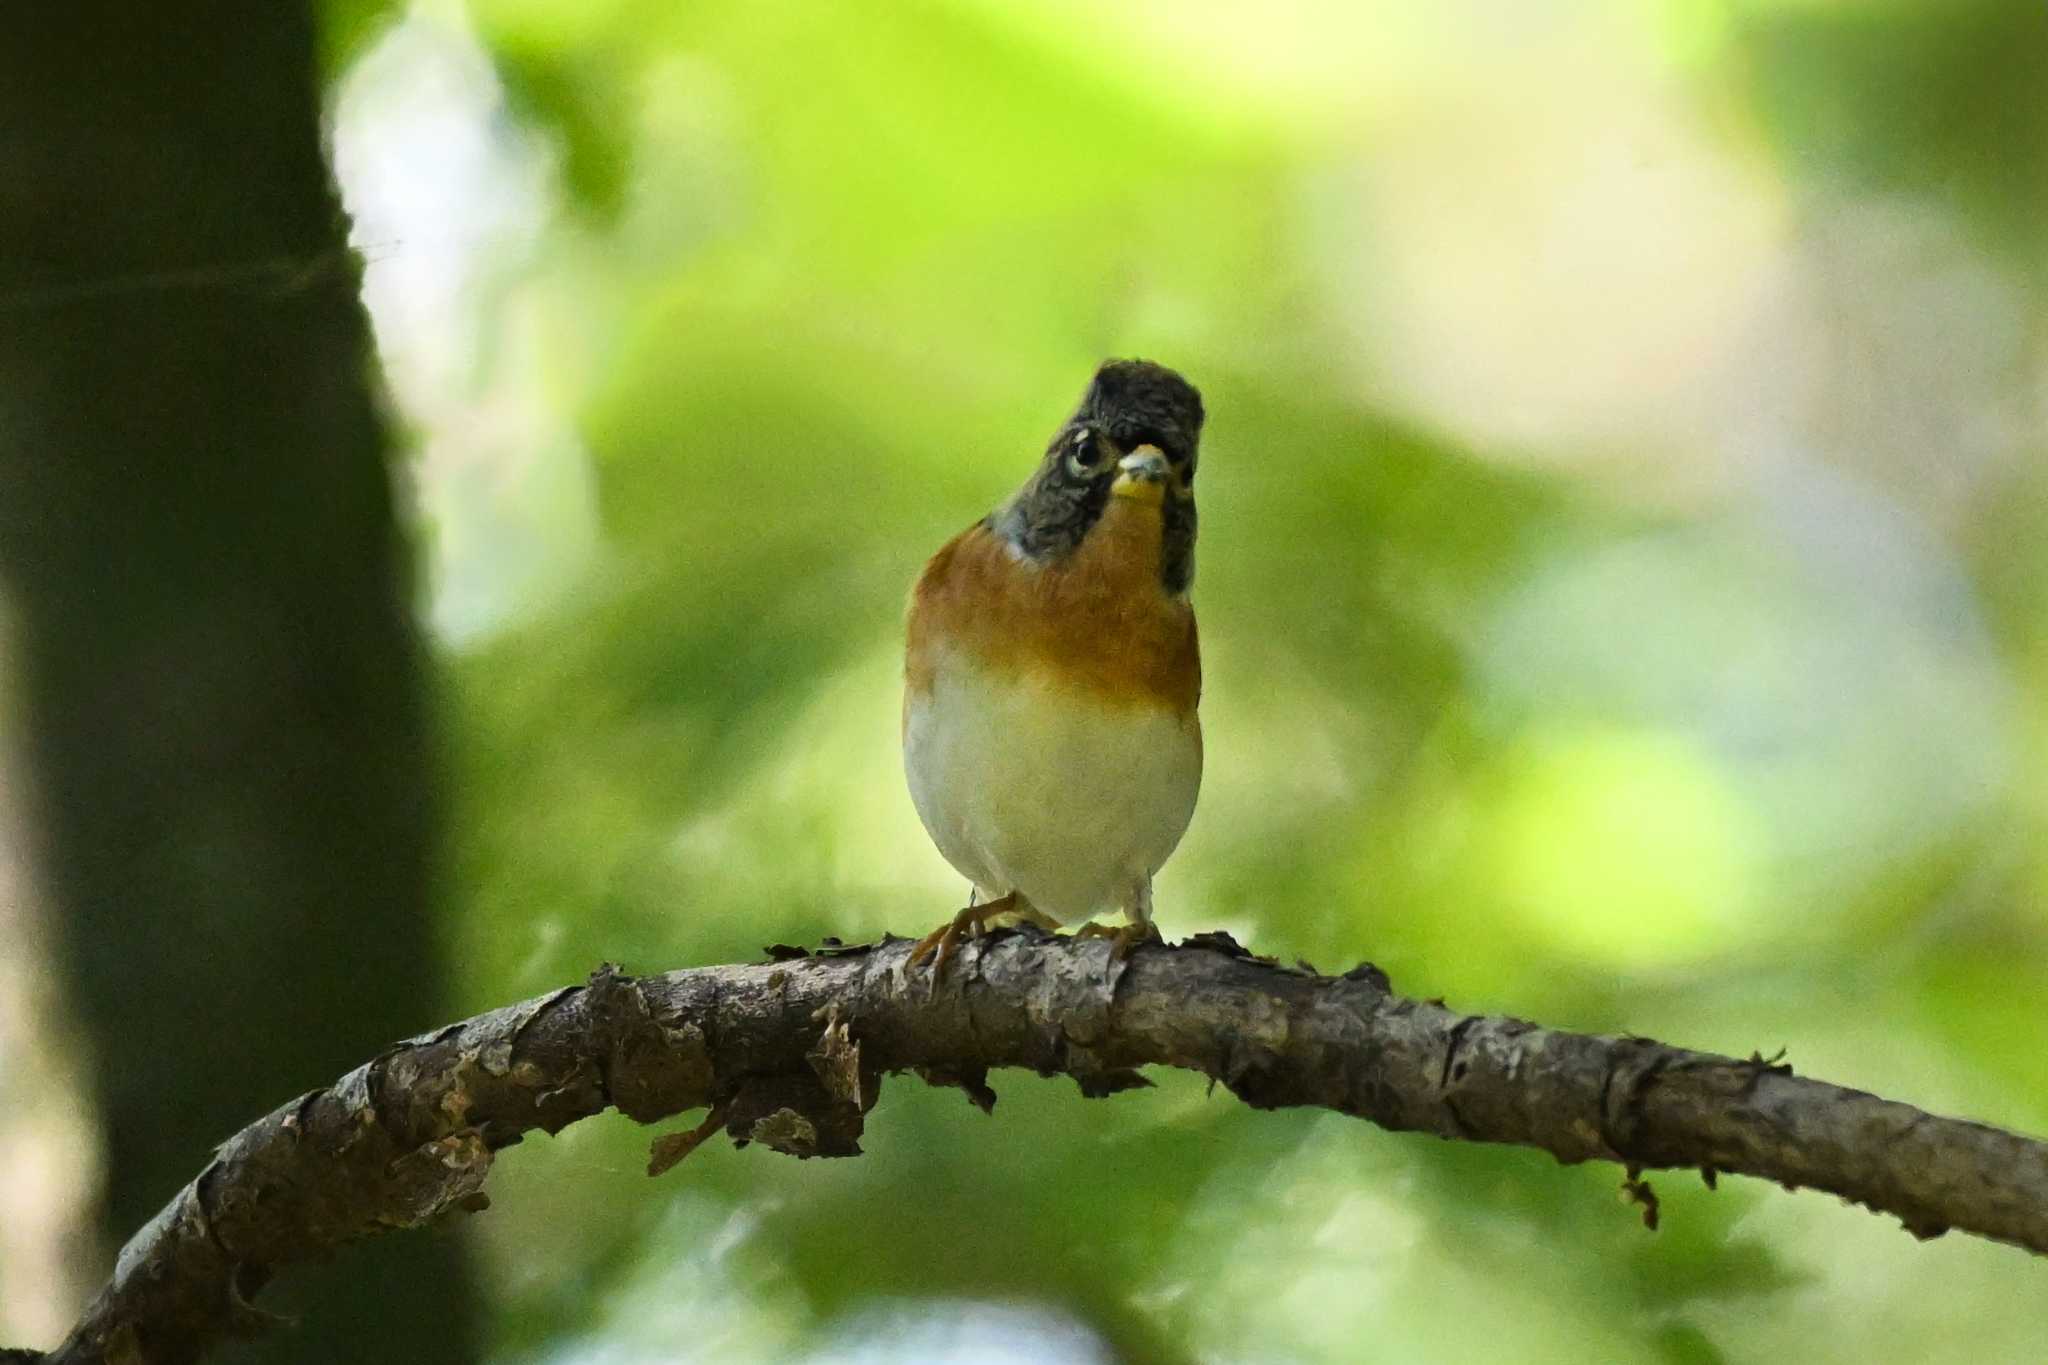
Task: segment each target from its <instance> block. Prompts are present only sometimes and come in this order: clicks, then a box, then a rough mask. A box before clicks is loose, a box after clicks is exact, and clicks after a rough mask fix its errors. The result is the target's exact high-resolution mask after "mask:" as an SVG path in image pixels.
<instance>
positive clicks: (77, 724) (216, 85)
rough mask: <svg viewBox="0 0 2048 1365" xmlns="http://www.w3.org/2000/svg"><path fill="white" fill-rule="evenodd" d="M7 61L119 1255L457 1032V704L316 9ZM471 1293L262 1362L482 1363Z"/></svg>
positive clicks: (37, 777) (213, 21) (0, 147)
mask: <svg viewBox="0 0 2048 1365" xmlns="http://www.w3.org/2000/svg"><path fill="white" fill-rule="evenodd" d="M6 29H7V33H6V36H5V38H4V40H0V574H4V580H0V586H4V589H5V594H4V599H5V603H6V606H7V608H8V614H9V615H11V617H12V631H11V636H12V639H11V645H12V651H13V654H14V660H13V667H14V670H15V673H16V689H17V693H16V694H17V695H18V697H19V698H20V700H21V708H22V709H21V713H20V714H19V715H18V716H17V717H16V723H18V724H19V725H20V726H21V728H22V731H23V735H24V740H23V745H22V748H23V751H24V752H25V753H26V754H27V756H28V760H29V764H30V767H31V772H30V778H31V781H32V783H33V791H34V795H33V798H32V800H33V815H34V821H35V827H36V832H35V839H36V842H35V846H34V851H35V855H36V858H37V862H38V867H37V871H38V874H39V876H40V878H41V880H42V882H43V884H44V886H45V888H46V890H47V893H48V896H49V899H50V901H51V902H52V904H54V905H55V906H56V908H57V913H58V914H59V916H60V919H61V923H60V925H59V929H60V936H61V944H62V952H63V964H64V970H65V972H66V974H67V982H66V986H65V991H66V994H67V996H68V997H69V1000H70V1004H71V1008H72V1012H73V1014H74V1015H75V1017H76V1018H77V1019H79V1020H80V1021H82V1023H83V1026H84V1027H85V1029H86V1031H87V1032H88V1034H89V1042H90V1044H91V1047H92V1050H93V1052H94V1053H95V1055H96V1056H97V1058H98V1061H97V1068H98V1070H97V1073H96V1077H95V1081H96V1086H97V1091H98V1099H99V1103H100V1112H101V1114H102V1116H103V1120H104V1125H105V1134H106V1156H107V1161H106V1170H107V1176H108V1183H107V1189H106V1206H105V1209H104V1217H105V1225H106V1227H107V1228H108V1230H109V1233H110V1240H112V1239H117V1238H120V1237H125V1236H127V1235H128V1234H129V1233H131V1232H133V1231H134V1230H135V1229H136V1228H137V1227H139V1226H140V1225H141V1224H142V1223H143V1221H144V1220H146V1219H147V1218H148V1217H149V1216H150V1214H151V1213H153V1212H154V1211H155V1209H156V1208H157V1207H158V1206H159V1205H161V1204H162V1203H163V1202H164V1201H165V1200H166V1199H167V1198H169V1197H170V1195H171V1194H172V1193H173V1192H174V1191H175V1190H176V1189H177V1188H178V1187H179V1185H180V1184H182V1183H183V1182H184V1181H185V1180H186V1179H188V1178H189V1177H190V1175H191V1173H192V1169H193V1167H194V1164H195V1163H196V1162H201V1161H203V1160H204V1158H205V1156H206V1153H207V1151H208V1148H209V1147H210V1145H211V1144H212V1143H214V1142H217V1141H219V1139H220V1137H221V1135H222V1134H223V1133H227V1132H232V1131H233V1130H234V1129H236V1128H238V1127H239V1126H241V1125H242V1124H243V1123H245V1122H247V1121H248V1120H249V1119H251V1118H253V1117H254V1116H256V1115H257V1114H259V1113H261V1112H263V1111H264V1110H266V1109H268V1108H269V1107H270V1106H272V1105H274V1104H276V1103H277V1102H278V1101H279V1100H281V1099H283V1098H285V1097H288V1096H290V1095H291V1094H293V1093H294V1092H296V1091H303V1090H305V1089H308V1088H310V1087H313V1086H317V1085H320V1084H322V1083H323V1082H325V1081H326V1080H328V1079H329V1078H330V1077H331V1076H332V1075H333V1073H334V1072H335V1071H337V1070H338V1069H343V1068H346V1067H348V1066H350V1065H352V1064H353V1063H354V1062H356V1061H359V1060H361V1058H362V1057H363V1056H364V1055H366V1054H367V1053H371V1052H375V1051H376V1050H377V1048H378V1047H379V1046H380V1045H382V1044H383V1043H385V1042H387V1041H390V1040H392V1039H395V1038H398V1037H400V1036H402V1035H404V1034H406V1033H407V1032H409V1031H411V1030H413V1029H415V1028H417V1027H421V1026H425V1025H428V1024H431V1023H433V1022H435V1021H436V1019H437V1018H438V1017H439V1014H440V1013H441V1009H440V1001H439V996H440V990H441V976H442V972H441V964H440V962H439V959H438V955H437V947H436V943H435V936H434V931H433V925H432V921H431V918H430V914H429V911H430V899H431V895H432V887H431V868H432V856H433V852H434V849H435V844H436V836H437V834H438V830H437V819H438V809H437V801H436V799H435V791H434V776H435V774H434V772H433V767H434V765H433V762H432V752H431V745H430V743H429V728H430V726H429V721H430V716H429V704H428V699H427V695H426V693H425V675H424V669H423V659H422V650H421V645H420V641H419V639H418V637H417V635H416V633H415V626H414V622H413V617H412V613H411V610H410V604H409V600H408V599H409V592H410V588H409V582H408V574H407V572H406V564H405V553H404V544H403V537H402V535H401V533H400V528H399V526H398V523H397V519H396V515H395V511H394V505H393V502H394V500H393V496H392V480H391V474H390V469H389V466H388V464H387V459H386V454H387V444H386V433H385V431H384V429H383V425H382V423H381V421H380V414H379V411H378V406H377V402H376V395H375V390H374V387H373V384H372V382H371V380H370V379H369V377H368V374H369V370H368V367H369V363H370V354H369V338H368V330H367V327H366V322H365V318H364V316H363V313H362V309H361V307H360V304H359V302H358V298H357V291H356V285H357V277H356V266H355V262H354V260H353V258H352V257H351V256H350V255H349V254H348V253H347V251H346V250H345V247H344V233H343V222H342V218H341V213H340V210H339V207H338V203H337V199H336V196H335V193H334V190H333V187H332V184H331V182H330V179H329V175H328V169H327V165H326V161H325V156H324V153H323V149H322V145H321V130H320V118H321V104H320V87H319V80H318V72H317V69H316V58H315V36H316V35H315V25H314V20H313V18H312V15H311V14H310V13H309V10H308V7H307V6H306V5H304V4H301V3H293V0H229V2H227V3H219V4H211V5H205V6H197V5H182V4H175V3H173V4H135V3H132V0H120V2H119V3H110V2H109V0H82V2H74V3H71V4H64V5H57V4H38V5H27V6H21V7H18V8H17V9H16V11H15V12H14V13H13V14H12V15H11V17H10V19H9V21H8V23H7V25H6ZM224 1038H232V1039H235V1040H236V1042H235V1045H234V1049H233V1051H232V1053H224V1052H223V1051H222V1050H221V1047H220V1040H221V1039H224ZM458 1259H459V1258H458V1251H457V1248H456V1246H455V1244H454V1243H452V1242H450V1241H448V1240H446V1239H440V1240H436V1239H430V1238H407V1239H398V1240H397V1241H395V1242H393V1243H391V1244H388V1245H380V1246H377V1247H375V1248H374V1249H370V1250H367V1251H366V1252H364V1253H360V1254H358V1255H356V1256H354V1257H353V1258H351V1259H350V1260H348V1261H347V1262H345V1263H344V1264H343V1265H342V1266H341V1267H339V1268H338V1269H331V1270H328V1271H326V1272H324V1273H321V1274H316V1275H310V1276H307V1277H305V1284H304V1288H305V1290H306V1292H305V1293H304V1294H303V1295H300V1296H294V1295H293V1293H292V1291H291V1287H290V1286H287V1287H286V1289H285V1295H284V1298H285V1299H286V1300H287V1302H286V1303H285V1304H284V1306H286V1307H288V1308H292V1309H295V1310H298V1311H302V1312H303V1313H304V1314H305V1315H306V1322H305V1325H304V1326H303V1327H302V1328H301V1329H300V1330H299V1331H297V1332H288V1333H284V1334H282V1335H279V1336H276V1337H273V1338H272V1339H271V1340H270V1342H269V1343H268V1344H267V1345H265V1346H263V1347H260V1348H254V1347H252V1348H249V1349H248V1350H247V1352H246V1353H244V1354H238V1355H234V1356H232V1357H231V1358H235V1359H245V1360H256V1359H268V1360H278V1361H284V1360H291V1361H296V1362H323V1361H335V1362H341V1361H350V1362H353V1361H359V1360H361V1359H362V1353H363V1351H364V1343H365V1342H366V1341H370V1340H374V1341H376V1342H377V1343H378V1345H377V1347H376V1351H377V1354H378V1356H379V1357H380V1358H381V1359H383V1360H386V1361H392V1360H400V1359H418V1360H422V1361H425V1360H432V1361H434V1362H437V1363H438V1362H457V1363H458V1365H459V1362H461V1361H463V1360H466V1359H469V1358H471V1357H472V1356H473V1355H474V1352H473V1350H472V1349H471V1348H470V1345H469V1341H470V1330H471V1325H470V1320H469V1314H468V1312H467V1308H468V1300H467V1296H466V1293H465V1291H464V1288H463V1282H462V1279H461V1276H460V1273H459V1271H460V1267H459V1265H458ZM294 1297H297V1298H298V1299H299V1301H298V1302H296V1303H293V1302H289V1300H291V1299H292V1298H294ZM365 1323H374V1324H375V1325H374V1327H370V1328H366V1327H365V1325H364V1324H365ZM416 1343H421V1344H418V1345H416Z"/></svg>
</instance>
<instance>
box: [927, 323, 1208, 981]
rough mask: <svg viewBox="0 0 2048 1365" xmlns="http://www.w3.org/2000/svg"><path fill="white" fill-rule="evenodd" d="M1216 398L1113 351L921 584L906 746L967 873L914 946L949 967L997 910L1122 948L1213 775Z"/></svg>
mask: <svg viewBox="0 0 2048 1365" xmlns="http://www.w3.org/2000/svg"><path fill="white" fill-rule="evenodd" d="M1202 416H1203V414H1202V398H1201V395H1200V394H1199V393H1197V392H1196V391H1195V389H1194V387H1193V386H1192V385H1191V384H1189V383H1188V382H1187V381H1186V380H1185V379H1182V378H1181V377H1180V376H1179V375H1178V374H1175V373H1174V372H1173V371H1172V370H1169V369H1166V368H1165V367H1163V366H1160V365H1154V364H1151V363H1149V362H1147V361H1143V360H1112V361H1110V362H1108V363H1106V364H1104V365H1103V366H1102V367H1101V369H1099V370H1098V371H1097V372H1096V374H1095V378H1094V380H1093V382H1091V383H1090V384H1089V386H1088V391H1087V393H1086V394H1085V395H1083V397H1082V399H1081V405H1080V407H1079V408H1077V409H1076V410H1075V412H1074V415H1073V416H1072V417H1070V418H1069V419H1068V420H1067V422H1066V423H1065V424H1064V425H1063V426H1061V427H1060V429H1059V431H1058V432H1057V433H1056V434H1055V435H1054V436H1053V438H1052V443H1051V444H1050V445H1048V446H1047V447H1046V450H1045V458H1044V459H1042V460H1041V461H1040V462H1039V465H1038V468H1037V469H1036V470H1035V471H1034V472H1033V473H1032V475H1031V477H1030V478H1028V479H1027V480H1025V482H1024V486H1023V487H1022V488H1020V489H1019V490H1018V491H1017V493H1016V494H1015V496H1013V497H1012V498H1011V499H1010V500H1009V501H1008V502H1006V503H1004V504H1003V505H1002V506H1001V507H999V508H998V509H996V510H995V511H994V512H991V513H990V514H989V515H987V516H986V517H983V518H982V519H981V520H980V521H978V522H976V523H975V524H974V525H972V526H970V527H968V528H967V529H966V530H965V531H963V532H961V533H960V534H959V535H957V536H955V537H954V538H953V539H952V540H950V541H949V542H947V544H946V545H945V547H944V548H943V549H941V550H940V551H939V552H938V553H937V554H936V555H934V556H932V558H931V561H930V562H929V563H928V564H926V565H925V569H924V573H923V574H922V576H920V577H919V579H918V581H917V586H916V588H915V589H914V590H913V591H912V593H911V600H910V614H909V622H908V630H907V635H908V642H907V645H908V647H907V650H906V661H905V662H906V668H905V686H904V694H903V764H904V769H905V772H906V774H907V775H908V777H909V780H910V795H911V800H912V801H913V802H914V803H915V804H916V806H917V813H918V816H919V817H920V818H921V819H922V820H923V821H924V827H925V829H926V830H927V831H928V832H929V833H930V834H931V837H932V842H933V843H935V844H937V845H938V847H939V852H940V853H941V854H943V855H945V859H946V861H947V862H949V863H951V864H952V865H953V867H954V868H955V869H957V870H958V871H959V873H960V874H961V875H962V876H963V877H966V878H967V880H968V881H969V882H970V883H972V885H973V888H974V896H973V898H972V899H971V900H970V903H969V906H968V908H967V909H965V910H963V911H961V912H960V913H959V914H958V915H957V916H955V917H954V919H953V920H952V922H951V923H949V924H947V925H945V926H943V927H942V928H940V929H937V930H934V931H933V932H932V933H931V934H930V935H928V936H927V937H926V938H925V939H924V940H923V941H922V942H920V943H919V945H918V946H917V949H916V950H915V951H914V952H913V954H912V958H911V961H912V963H913V965H914V964H916V963H918V962H922V961H924V960H925V959H926V958H928V957H931V956H933V955H934V954H936V955H937V960H936V961H935V962H934V964H933V970H934V972H935V973H936V972H940V971H943V970H944V967H945V964H946V961H947V959H948V958H949V957H950V956H951V955H952V953H953V951H954V949H955V947H956V946H957V944H958V942H959V939H960V937H961V935H962V934H964V933H967V932H969V931H970V930H972V929H976V928H980V927H983V926H985V925H986V924H987V923H988V921H990V920H991V919H994V918H996V917H998V916H1008V917H1011V918H1015V919H1021V920H1027V921H1029V922H1031V923H1034V924H1037V925H1038V926H1039V927H1040V928H1043V929H1046V930H1052V929H1055V928H1056V927H1058V926H1059V925H1061V924H1067V923H1073V922H1075V921H1078V920H1086V919H1088V918H1089V917H1090V916H1092V915H1095V914H1096V913H1098V912H1100V911H1103V910H1107V909H1117V910H1121V911H1123V912H1124V914H1125V915H1127V916H1129V920H1130V922H1129V924H1128V925H1126V926H1125V927H1123V928H1120V929H1115V930H1109V929H1104V928H1101V927H1099V926H1097V925H1094V924H1090V925H1089V926H1088V927H1087V928H1085V929H1083V930H1081V931H1080V932H1081V933H1083V934H1084V935H1086V934H1100V935H1105V936H1107V937H1110V938H1112V939H1113V940H1114V942H1113V943H1112V951H1113V952H1114V953H1115V954H1116V955H1117V956H1119V957H1121V956H1123V955H1124V954H1125V953H1127V952H1128V951H1129V949H1130V947H1131V946H1132V944H1134V943H1135V942H1137V941H1138V940H1139V939H1140V938H1145V937H1157V932H1158V931H1157V930H1155V929H1154V928H1153V927H1152V877H1153V874H1154V873H1156V872H1158V871H1159V869H1160V867H1161V865H1163V864H1164V863H1165V862H1166V860H1167V858H1168V856H1169V855H1171V854H1172V852H1173V850H1174V848H1175V846H1176V845H1178V844H1179V843H1180V838H1181V835H1182V834H1183V833H1185V832H1186V830H1187V827H1188V821H1189V819H1190V818H1191V817H1192V816H1193V814H1194V810H1195V795H1196V792H1197V791H1198V790H1199V788H1200V787H1201V782H1202V728H1201V724H1200V722H1199V721H1198V720H1197V718H1196V714H1195V706H1196V702H1197V700H1198V699H1199V697H1200V695H1201V689H1202V667H1201V657H1200V653H1199V650H1198V648H1197V645H1196V639H1195V613H1194V609H1193V607H1191V606H1190V605H1189V604H1188V585H1189V583H1190V582H1191V581H1192V580H1193V578H1194V568H1195V495H1194V482H1195V450H1196V443H1197V442H1198V441H1199V439H1200V437H1201V434H1202Z"/></svg>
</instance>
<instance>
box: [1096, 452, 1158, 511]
mask: <svg viewBox="0 0 2048 1365" xmlns="http://www.w3.org/2000/svg"><path fill="white" fill-rule="evenodd" d="M1172 477H1173V474H1172V471H1171V470H1169V469H1168V468H1167V467H1166V457H1165V456H1164V455H1162V454H1160V453H1159V447H1158V446H1139V447H1138V448H1137V449H1136V450H1134V451H1132V452H1131V453H1130V454H1128V455H1126V456H1124V457H1123V459H1121V460H1119V461H1117V466H1116V482H1114V483H1112V484H1111V485H1110V486H1109V494H1110V496H1111V497H1113V498H1136V499H1137V500H1138V501H1140V502H1150V503H1157V502H1158V501H1159V500H1160V499H1161V498H1164V497H1165V496H1166V485H1167V482H1168V480H1170V479H1171V478H1172Z"/></svg>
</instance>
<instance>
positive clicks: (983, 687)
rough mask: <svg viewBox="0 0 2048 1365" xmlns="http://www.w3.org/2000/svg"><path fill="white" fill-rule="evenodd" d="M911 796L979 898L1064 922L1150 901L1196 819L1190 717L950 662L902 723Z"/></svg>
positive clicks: (1196, 743) (1197, 776) (1198, 755)
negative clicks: (1020, 900) (1017, 901)
mask: <svg viewBox="0 0 2048 1365" xmlns="http://www.w3.org/2000/svg"><path fill="white" fill-rule="evenodd" d="M903 760H904V767H905V769H906V770H907V772H908V774H909V778H910V797H911V800H912V801H913V802H914V803H915V804H916V806H917V813H918V815H919V816H920V817H921V818H922V819H923V821H924V826H925V829H926V830H928V831H929V832H930V833H931V836H932V841H933V842H934V843H936V844H937V845H938V846H939V852H940V853H942V854H944V855H945V857H946V861H947V862H949V863H951V864H952V865H953V866H954V867H955V868H956V869H958V871H959V872H960V874H961V875H962V876H964V877H966V878H967V879H968V880H969V881H971V882H973V883H974V885H975V886H976V887H977V888H979V889H980V891H981V892H982V894H983V896H984V897H995V896H1002V895H1006V894H1008V893H1009V892H1011V891H1016V892H1018V893H1020V894H1021V895H1022V896H1023V897H1024V898H1025V899H1026V900H1028V901H1030V902H1031V904H1032V905H1033V906H1035V907H1037V908H1038V909H1039V910H1041V911H1043V912H1044V913H1046V914H1048V915H1050V916H1052V917H1053V918H1054V919H1057V920H1060V921H1061V922H1063V923H1064V922H1071V921H1074V920H1081V919H1086V918H1087V917H1089V916H1090V915H1093V914H1095V913H1097V912H1098V911H1101V910H1104V909H1109V908H1119V909H1124V910H1129V909H1131V908H1132V907H1133V906H1134V905H1141V904H1143V903H1144V899H1145V897H1146V896H1147V895H1148V891H1149V886H1150V882H1151V878H1152V874H1153V873H1155V872H1157V871H1158V870H1159V868H1160V866H1161V865H1162V864H1164V863H1165V862H1166V859H1167V857H1168V856H1169V855H1170V854H1172V852H1173V850H1174V846H1175V845H1177V844H1178V843H1180V837H1181V835H1182V834H1183V833H1185V832H1186V830H1187V827H1188V821H1189V819H1190V818H1191V817H1192V816H1193V815H1194V811H1195V795H1196V792H1197V791H1198V790H1199V789H1200V787H1201V783H1202V741H1201V734H1200V731H1199V729H1198V728H1197V725H1196V721H1195V718H1194V717H1193V716H1192V715H1190V716H1188V717H1187V718H1186V719H1185V720H1183V719H1182V718H1181V717H1179V716H1176V715H1175V714H1173V712H1172V711H1171V710H1169V709H1168V708H1165V707H1153V706H1118V705H1114V704H1111V703H1109V702H1106V701H1104V700H1102V699H1099V698H1096V697H1092V696H1089V695H1087V694H1086V693H1080V692H1075V691H1072V690H1063V689H1060V688H1058V686H1057V684H1055V683H1054V682H1052V681H1051V680H1050V679H1047V678H1043V677H1036V676H1028V675H1026V676H1019V677H1014V678H1009V677H1002V676H998V675H995V674H992V673H991V672H989V671H988V670H986V669H983V668H981V667H980V666H978V665H977V664H976V663H975V662H973V661H972V660H970V659H967V658H965V657H963V656H960V655H957V654H956V655H952V656H949V657H947V658H945V659H943V660H942V661H941V662H940V666H939V667H938V668H937V669H936V670H935V672H934V675H933V680H932V687H931V691H930V693H929V694H928V695H924V696H916V695H913V696H912V697H911V699H910V701H909V703H908V705H907V706H906V709H905V712H904V728H903Z"/></svg>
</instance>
